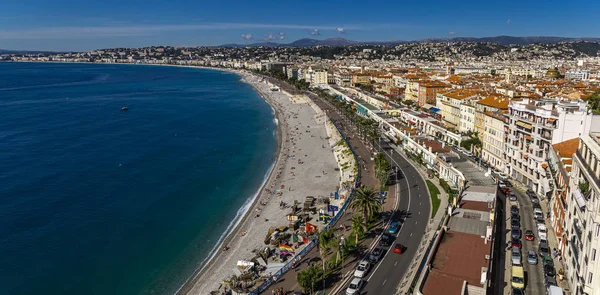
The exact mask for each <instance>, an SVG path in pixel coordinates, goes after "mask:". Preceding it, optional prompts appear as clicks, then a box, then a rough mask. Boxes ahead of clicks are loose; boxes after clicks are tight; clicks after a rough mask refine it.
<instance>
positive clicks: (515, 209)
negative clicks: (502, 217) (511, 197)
mask: <svg viewBox="0 0 600 295" xmlns="http://www.w3.org/2000/svg"><path fill="white" fill-rule="evenodd" d="M510 213H519V207H517V206H515V205H512V206H510Z"/></svg>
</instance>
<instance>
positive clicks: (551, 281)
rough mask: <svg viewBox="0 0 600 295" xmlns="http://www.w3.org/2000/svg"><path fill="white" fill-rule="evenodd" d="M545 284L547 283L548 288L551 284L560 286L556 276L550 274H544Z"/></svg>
mask: <svg viewBox="0 0 600 295" xmlns="http://www.w3.org/2000/svg"><path fill="white" fill-rule="evenodd" d="M544 285H546V288H548V287H550V286H558V284H557V283H556V278H555V277H549V276H544Z"/></svg>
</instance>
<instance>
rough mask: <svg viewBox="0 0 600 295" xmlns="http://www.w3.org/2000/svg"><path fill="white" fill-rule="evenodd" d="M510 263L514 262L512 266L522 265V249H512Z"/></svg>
mask: <svg viewBox="0 0 600 295" xmlns="http://www.w3.org/2000/svg"><path fill="white" fill-rule="evenodd" d="M510 261H511V262H512V265H521V249H519V248H518V247H512V251H511V254H510Z"/></svg>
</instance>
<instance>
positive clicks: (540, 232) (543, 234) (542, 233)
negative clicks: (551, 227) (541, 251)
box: [538, 226, 548, 240]
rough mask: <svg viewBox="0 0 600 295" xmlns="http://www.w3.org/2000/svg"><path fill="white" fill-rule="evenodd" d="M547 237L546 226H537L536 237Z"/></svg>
mask: <svg viewBox="0 0 600 295" xmlns="http://www.w3.org/2000/svg"><path fill="white" fill-rule="evenodd" d="M547 237H548V235H547V232H546V226H543V227H541V226H539V227H538V238H539V239H541V240H545V239H546V238H547Z"/></svg>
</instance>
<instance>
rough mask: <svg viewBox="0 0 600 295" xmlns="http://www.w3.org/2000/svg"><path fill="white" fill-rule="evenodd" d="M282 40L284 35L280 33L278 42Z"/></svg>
mask: <svg viewBox="0 0 600 295" xmlns="http://www.w3.org/2000/svg"><path fill="white" fill-rule="evenodd" d="M283 39H285V33H284V32H281V33H279V40H283Z"/></svg>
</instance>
